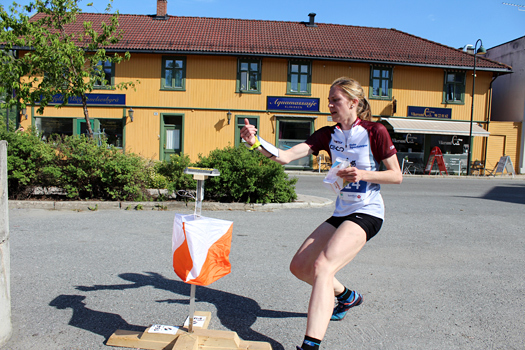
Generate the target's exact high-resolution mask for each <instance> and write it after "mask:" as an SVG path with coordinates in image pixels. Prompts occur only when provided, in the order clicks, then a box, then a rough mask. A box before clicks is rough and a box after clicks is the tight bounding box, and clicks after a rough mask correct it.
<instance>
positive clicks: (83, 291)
mask: <svg viewBox="0 0 525 350" xmlns="http://www.w3.org/2000/svg"><path fill="white" fill-rule="evenodd" d="M293 176H295V175H293ZM298 178H299V181H298V184H297V192H298V193H299V194H301V195H304V196H312V197H311V198H321V199H323V200H321V202H322V203H325V204H323V205H318V206H297V207H293V206H289V207H287V208H277V209H268V210H253V209H249V208H248V209H245V210H231V208H230V209H228V208H225V210H203V215H205V216H210V217H214V218H219V219H225V220H231V221H233V222H234V226H233V227H234V229H233V241H232V251H231V254H230V259H231V262H232V272H231V273H230V274H229V275H227V276H225V277H224V278H222V279H220V280H219V281H217V282H215V283H213V284H211V285H209V286H206V287H203V286H199V287H197V296H196V299H197V302H196V308H197V310H202V311H210V312H212V315H213V318H212V321H211V324H210V326H209V328H210V329H217V330H231V331H235V332H237V333H238V334H239V336H240V337H241V338H242V339H245V340H256V341H266V342H269V343H270V344H271V345H272V347H273V349H276V350H280V349H287V350H290V349H295V345H299V344H300V342H301V341H302V338H303V336H304V329H305V325H306V310H307V306H308V298H309V294H310V288H309V286H307V285H306V284H304V283H302V282H300V281H298V280H297V279H295V277H293V276H292V275H291V273H290V272H289V270H288V265H289V262H290V259H291V258H292V256H293V254H294V252H295V251H296V249H297V248H298V247H299V245H300V244H301V242H302V241H303V240H304V239H305V237H306V236H307V235H308V234H309V233H310V232H311V231H312V230H313V229H314V228H315V227H316V226H317V225H319V224H320V223H321V222H323V221H324V220H325V219H326V218H327V217H329V216H330V214H331V213H332V211H333V204H330V201H331V200H332V199H333V197H334V196H333V195H332V194H331V193H330V192H329V191H328V190H327V189H325V188H323V186H322V184H321V182H322V177H321V176H302V175H301V176H298ZM382 193H383V197H384V200H385V203H386V220H385V223H384V225H383V228H382V230H381V232H380V233H379V234H378V235H377V236H376V237H374V238H373V239H372V240H371V241H370V242H369V243H367V245H366V246H365V247H364V248H363V250H362V251H361V252H360V253H359V254H358V256H357V257H356V258H355V259H354V261H352V262H351V263H350V264H349V265H348V266H347V267H345V268H344V269H343V270H342V271H341V272H340V273H339V274H338V278H339V279H340V280H341V281H342V282H343V283H345V284H347V285H348V286H349V287H351V288H353V289H356V290H357V291H359V292H360V293H362V294H363V296H364V302H363V304H362V305H360V306H359V307H356V308H354V309H352V310H351V311H350V312H349V314H348V316H347V317H346V319H345V320H344V321H341V322H331V323H330V326H329V329H328V332H327V334H326V337H325V339H324V340H323V344H322V349H326V350H328V349H331V350H335V349H345V350H346V349H403V350H409V349H418V350H421V349H425V350H432V349H439V350H443V349H484V350H485V349H524V348H525V347H524V339H525V327H524V325H525V302H524V297H523V296H524V294H525V293H524V289H525V277H524V275H523V270H524V267H525V254H524V248H525V231H524V229H523V222H524V220H523V218H524V214H525V180H524V179H523V178H514V179H512V178H509V177H501V178H490V179H486V178H439V177H438V178H429V177H406V178H405V179H404V181H403V184H401V185H384V186H382ZM303 198H305V197H303ZM306 198H307V197H306ZM152 209H154V210H152ZM152 209H149V210H111V209H108V210H46V209H16V208H12V209H10V214H9V215H10V218H9V220H10V249H11V298H12V300H11V302H12V322H13V335H12V337H11V339H10V341H9V342H8V343H7V344H6V345H5V346H4V347H3V348H2V349H9V350H27V349H33V348H34V349H39V350H47V349H50V350H57V349H109V348H110V347H108V346H106V345H105V340H106V339H107V338H108V337H109V336H110V335H111V334H112V333H113V332H114V331H115V330H117V329H128V330H141V329H144V327H146V326H148V325H151V324H165V325H175V326H177V325H181V324H182V323H183V321H184V320H185V318H186V317H187V314H188V311H189V293H190V287H189V285H187V284H185V283H183V282H181V281H180V279H179V278H178V277H177V276H176V275H175V274H174V272H173V269H172V261H171V232H172V226H173V218H174V215H175V213H177V212H179V213H187V214H189V213H192V212H193V208H191V207H187V208H177V210H158V208H152ZM214 209H217V208H214Z"/></svg>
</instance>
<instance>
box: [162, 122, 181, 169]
mask: <svg viewBox="0 0 525 350" xmlns="http://www.w3.org/2000/svg"><path fill="white" fill-rule="evenodd" d="M161 132H162V134H161V140H160V142H161V145H160V148H161V149H160V154H161V157H160V158H161V160H166V161H169V160H170V158H171V156H172V155H173V154H180V153H181V151H182V149H181V148H182V116H181V115H163V116H162V125H161Z"/></svg>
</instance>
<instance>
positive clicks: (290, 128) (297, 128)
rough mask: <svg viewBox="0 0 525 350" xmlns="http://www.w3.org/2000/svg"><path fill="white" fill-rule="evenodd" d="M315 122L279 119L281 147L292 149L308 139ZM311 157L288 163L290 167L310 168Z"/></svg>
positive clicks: (279, 142)
mask: <svg viewBox="0 0 525 350" xmlns="http://www.w3.org/2000/svg"><path fill="white" fill-rule="evenodd" d="M312 127H313V122H312V121H310V120H301V119H278V128H279V138H278V140H277V142H278V145H279V148H280V149H290V148H292V147H293V146H295V145H297V144H299V143H301V142H304V141H306V139H307V138H308V136H310V134H311V133H312ZM310 158H311V157H303V158H301V159H297V160H294V161H293V162H290V163H288V164H287V167H288V168H309V167H311V164H310Z"/></svg>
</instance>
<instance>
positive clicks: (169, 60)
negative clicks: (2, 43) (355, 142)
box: [22, 0, 512, 173]
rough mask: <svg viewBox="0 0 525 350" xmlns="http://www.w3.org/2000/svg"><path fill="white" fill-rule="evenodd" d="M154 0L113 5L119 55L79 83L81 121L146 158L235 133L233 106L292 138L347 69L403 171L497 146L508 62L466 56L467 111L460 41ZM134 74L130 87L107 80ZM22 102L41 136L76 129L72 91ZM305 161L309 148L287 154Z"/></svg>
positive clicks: (80, 126) (307, 164)
mask: <svg viewBox="0 0 525 350" xmlns="http://www.w3.org/2000/svg"><path fill="white" fill-rule="evenodd" d="M158 5H159V6H158V12H157V14H155V15H151V16H149V15H120V17H119V23H120V29H122V30H123V33H124V34H123V37H122V39H121V40H120V42H119V43H118V44H116V45H114V46H111V47H109V48H108V49H107V51H108V52H126V51H129V52H130V53H131V59H130V60H129V61H126V62H123V63H121V64H119V65H116V66H111V65H108V66H107V67H105V72H106V78H107V81H108V82H111V83H110V84H108V86H99V87H98V89H97V90H95V91H93V92H92V93H91V94H90V95H89V105H88V107H89V113H90V117H91V118H92V119H93V120H92V123H93V125H92V127H93V130H95V133H97V134H102V133H104V134H105V135H106V136H107V137H108V141H109V142H110V143H112V144H114V145H115V146H116V147H121V148H122V149H123V150H124V151H126V152H134V153H137V154H141V155H142V156H144V157H147V158H152V159H169V158H170V156H172V155H173V154H180V153H184V154H187V155H189V156H190V158H191V159H192V160H193V161H195V160H196V159H197V158H198V156H199V155H207V154H208V153H209V152H210V151H211V150H213V149H216V148H223V147H226V146H229V145H230V146H236V145H239V144H240V143H241V140H240V136H239V130H240V128H241V127H242V125H243V124H244V119H245V118H247V119H248V120H249V121H250V123H252V124H255V125H256V126H257V128H258V130H259V134H260V135H261V136H262V137H263V138H264V139H266V140H267V141H270V142H272V143H275V144H276V145H277V146H278V147H280V148H283V149H285V148H288V147H292V146H293V145H295V144H297V143H300V142H302V141H304V140H305V139H306V138H307V137H308V135H310V134H311V133H312V132H314V131H315V130H317V129H319V128H321V127H323V126H326V125H331V124H333V123H332V121H331V118H330V114H329V110H328V102H327V101H328V100H327V99H328V92H329V87H330V85H331V83H332V82H333V81H334V80H335V79H336V78H338V77H341V76H347V77H350V78H353V79H356V80H357V81H359V82H360V83H361V84H362V86H363V88H364V90H365V93H366V95H367V97H368V99H369V102H370V105H371V107H372V113H373V115H374V120H376V121H379V122H382V123H384V124H385V125H386V126H387V128H388V129H389V131H390V132H391V135H392V138H393V141H394V143H395V145H396V147H397V149H398V151H399V154H398V157H399V159H400V161H401V160H402V159H403V158H405V157H406V158H407V159H409V160H410V162H411V164H413V168H412V171H415V172H421V173H423V172H424V169H425V166H426V165H427V163H428V159H429V157H430V153H431V151H432V149H434V148H435V147H439V149H440V150H441V152H442V153H443V155H444V160H445V163H446V164H447V169H448V170H450V172H451V173H458V172H462V168H461V164H462V162H464V164H466V153H467V150H468V148H469V147H471V152H472V160H478V161H480V162H482V163H483V164H486V165H485V166H486V167H487V168H489V167H491V166H492V164H493V163H494V164H496V163H497V161H498V159H492V158H491V154H490V153H489V152H488V147H489V146H490V147H500V146H498V145H496V144H495V145H490V144H489V142H488V140H489V139H490V135H491V132H490V126H489V125H490V124H491V121H490V110H491V101H492V82H493V80H494V78H495V77H496V76H498V75H505V74H507V73H510V72H511V71H512V69H511V67H510V66H507V65H505V64H502V63H499V62H496V61H492V60H489V59H486V58H480V57H478V59H477V69H476V82H475V88H476V90H475V95H474V109H473V110H474V114H471V104H472V96H471V93H470V91H471V90H472V68H473V63H474V59H473V55H472V54H469V53H467V52H463V51H461V50H458V49H454V48H450V47H447V46H444V45H441V44H438V43H435V42H431V41H428V40H425V39H422V38H419V37H416V36H413V35H410V34H407V33H403V32H400V31H397V30H395V29H381V28H368V27H355V26H343V25H333V24H323V23H317V22H316V21H315V14H310V15H309V18H308V19H307V20H306V21H305V22H278V21H261V20H242V19H220V18H200V17H177V16H170V15H168V14H167V13H166V6H165V5H166V2H165V1H162V0H158ZM36 16H39V15H36ZM108 17H109V15H105V14H89V13H82V14H80V15H79V20H78V21H77V22H79V23H82V22H83V21H89V22H92V23H93V25H94V27H95V28H96V27H97V26H100V23H101V22H102V21H104V20H107V18H108ZM68 30H70V31H73V30H74V28H68ZM136 80H138V81H139V82H140V83H139V84H137V85H136V89H135V90H134V89H129V90H123V91H120V90H115V89H114V86H115V85H116V84H118V83H120V82H126V81H136ZM34 111H35V108H32V109H31V111H30V112H29V113H28V118H27V119H24V118H22V125H23V126H29V125H30V124H32V125H35V126H36V127H37V128H38V129H39V130H40V132H41V135H42V137H43V138H47V137H49V135H51V134H55V133H59V134H69V135H72V134H81V133H83V132H85V131H86V125H85V120H84V119H83V113H82V108H81V107H79V105H78V103H77V101H74V100H72V101H70V103H69V106H67V107H62V108H60V109H57V108H54V107H47V108H46V109H45V112H44V114H43V115H37V114H35V112H34ZM471 117H472V120H473V124H472V127H473V129H472V131H473V132H472V135H473V137H472V140H470V139H469V135H470V125H471V124H470V120H471ZM496 153H498V152H496ZM316 166H317V165H316V159H314V158H312V157H306V158H303V159H300V160H297V161H295V162H293V164H290V165H289V167H290V168H296V169H311V168H314V167H316ZM463 170H464V169H463Z"/></svg>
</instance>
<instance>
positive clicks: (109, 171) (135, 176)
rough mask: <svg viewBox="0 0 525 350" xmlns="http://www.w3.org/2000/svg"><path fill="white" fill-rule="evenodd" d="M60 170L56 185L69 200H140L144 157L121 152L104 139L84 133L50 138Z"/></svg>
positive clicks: (142, 194) (145, 174) (143, 187)
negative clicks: (63, 191)
mask: <svg viewBox="0 0 525 350" xmlns="http://www.w3.org/2000/svg"><path fill="white" fill-rule="evenodd" d="M53 142H54V143H55V147H56V160H57V163H58V165H59V167H60V169H61V176H60V180H59V183H58V186H59V187H61V188H63V189H64V190H65V191H66V192H67V196H68V197H69V198H71V199H95V198H96V199H104V200H141V199H143V198H144V193H145V187H146V183H147V180H148V177H147V173H146V172H145V171H144V170H145V162H144V159H143V158H141V157H139V156H137V155H134V154H131V153H129V154H124V153H123V152H122V150H119V149H117V148H115V147H113V146H112V145H108V144H107V143H106V141H105V140H104V139H102V140H95V139H90V138H88V137H86V136H84V135H81V136H69V137H59V138H57V139H54V140H53Z"/></svg>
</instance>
